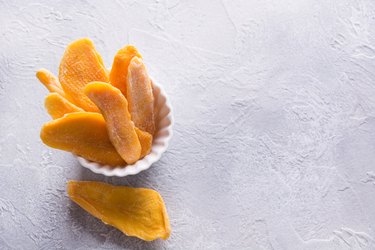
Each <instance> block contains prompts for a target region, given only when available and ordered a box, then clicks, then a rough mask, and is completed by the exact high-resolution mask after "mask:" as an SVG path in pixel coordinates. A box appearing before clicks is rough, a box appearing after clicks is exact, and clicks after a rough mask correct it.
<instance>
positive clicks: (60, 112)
mask: <svg viewBox="0 0 375 250" xmlns="http://www.w3.org/2000/svg"><path fill="white" fill-rule="evenodd" d="M44 106H45V107H46V109H47V112H48V114H49V115H50V116H51V117H52V118H53V119H57V118H60V117H63V116H64V115H65V114H68V113H74V112H83V111H84V110H83V109H81V108H79V107H77V106H76V105H74V104H73V103H71V102H69V101H68V100H67V99H65V98H64V97H62V96H61V95H59V94H57V93H50V94H49V95H47V97H46V99H45V100H44Z"/></svg>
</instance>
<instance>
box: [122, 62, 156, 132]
mask: <svg viewBox="0 0 375 250" xmlns="http://www.w3.org/2000/svg"><path fill="white" fill-rule="evenodd" d="M128 70H129V71H128V80H127V85H126V91H127V94H126V98H127V100H128V102H129V111H130V114H131V117H132V120H133V121H134V124H135V126H136V127H137V128H139V129H141V130H143V131H146V132H148V133H150V134H151V135H153V134H154V132H155V121H154V95H153V91H152V85H151V79H150V77H149V76H148V73H147V70H146V67H145V65H144V64H143V61H142V59H140V58H139V57H133V59H132V60H131V61H130V64H129V69H128Z"/></svg>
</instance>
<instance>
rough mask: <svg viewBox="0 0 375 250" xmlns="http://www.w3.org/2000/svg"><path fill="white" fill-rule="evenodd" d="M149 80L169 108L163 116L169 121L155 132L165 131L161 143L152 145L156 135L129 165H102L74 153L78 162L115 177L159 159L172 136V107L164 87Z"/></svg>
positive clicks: (145, 167) (133, 173)
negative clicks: (151, 142) (140, 157)
mask: <svg viewBox="0 0 375 250" xmlns="http://www.w3.org/2000/svg"><path fill="white" fill-rule="evenodd" d="M150 78H151V81H152V84H153V90H154V89H155V88H156V89H157V88H158V89H159V90H160V93H159V96H162V97H164V98H165V103H164V105H163V106H164V107H167V108H168V109H169V113H168V114H167V115H166V116H165V117H164V118H167V119H168V121H169V124H168V125H167V126H166V127H163V128H161V130H158V131H157V132H160V131H164V130H165V131H166V132H167V135H166V136H165V137H164V138H163V141H162V145H161V146H160V145H154V141H155V140H157V138H158V137H155V138H154V139H153V144H152V147H151V151H150V153H149V154H148V155H146V156H145V157H143V158H142V159H140V160H138V161H137V162H135V163H134V164H131V165H126V166H115V167H113V166H109V165H103V164H100V163H97V162H93V161H89V160H87V159H85V158H83V157H81V156H78V155H74V156H75V157H76V158H77V160H78V162H79V164H80V165H81V166H82V167H84V168H87V169H90V170H91V171H92V172H94V173H96V174H102V175H104V176H109V177H111V176H117V177H124V176H128V175H136V174H138V173H140V172H142V171H144V170H146V169H149V168H150V167H151V166H152V165H153V164H154V163H155V162H157V161H159V160H160V158H161V156H162V155H163V153H164V152H165V151H166V150H167V149H168V147H169V142H170V140H171V138H172V136H173V130H172V128H173V125H174V119H173V109H172V105H171V104H170V102H169V99H168V97H167V94H166V92H165V90H164V88H163V87H162V86H161V85H159V84H158V83H157V82H156V81H155V80H154V79H153V78H152V77H150ZM155 146H156V147H158V149H157V150H155V153H156V155H152V154H151V153H152V152H154V151H153V149H155V148H154V147H155Z"/></svg>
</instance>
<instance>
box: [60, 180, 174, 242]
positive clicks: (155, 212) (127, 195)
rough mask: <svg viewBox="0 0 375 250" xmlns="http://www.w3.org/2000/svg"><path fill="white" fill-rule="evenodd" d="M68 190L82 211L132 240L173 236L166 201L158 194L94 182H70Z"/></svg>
mask: <svg viewBox="0 0 375 250" xmlns="http://www.w3.org/2000/svg"><path fill="white" fill-rule="evenodd" d="M67 189H68V195H69V197H70V199H72V200H73V201H74V202H75V203H77V204H78V205H79V206H80V207H82V208H83V209H84V210H86V211H87V212H89V213H90V214H91V215H93V216H95V217H96V218H98V219H100V220H102V221H103V222H104V223H106V224H109V225H111V226H114V227H116V228H117V229H119V230H120V231H121V232H123V233H124V234H126V235H128V236H135V237H138V238H140V239H143V240H146V241H151V240H155V239H158V238H162V239H164V240H166V239H167V238H168V237H169V235H170V233H171V227H170V224H169V219H168V214H167V210H166V208H165V205H164V202H163V199H162V197H161V196H160V194H159V193H158V192H156V191H154V190H151V189H146V188H131V187H124V186H113V185H109V184H106V183H101V182H91V181H69V182H68V188H67Z"/></svg>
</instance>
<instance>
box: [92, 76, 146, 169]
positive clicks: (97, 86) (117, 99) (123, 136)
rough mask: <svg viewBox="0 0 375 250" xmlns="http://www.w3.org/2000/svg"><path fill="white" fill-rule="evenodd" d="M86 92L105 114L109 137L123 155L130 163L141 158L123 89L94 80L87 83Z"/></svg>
mask: <svg viewBox="0 0 375 250" xmlns="http://www.w3.org/2000/svg"><path fill="white" fill-rule="evenodd" d="M85 93H86V95H87V96H88V97H89V98H90V100H91V101H93V102H94V103H95V104H96V106H98V108H99V109H100V112H101V113H102V114H103V117H104V119H105V121H106V124H107V129H108V134H109V138H110V140H111V142H112V144H113V146H114V147H115V148H116V150H117V152H118V153H119V154H120V155H121V157H122V158H123V159H124V160H125V161H126V162H127V163H128V164H132V163H135V162H136V161H137V160H139V158H140V156H141V150H142V148H141V144H140V142H139V139H138V136H137V133H136V132H135V129H134V128H135V127H134V123H133V122H132V120H131V116H130V113H129V111H128V102H127V100H126V98H125V97H124V96H123V95H122V93H121V91H120V90H119V89H117V88H115V87H113V86H112V85H110V84H108V83H104V82H92V83H89V84H87V86H86V88H85Z"/></svg>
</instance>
